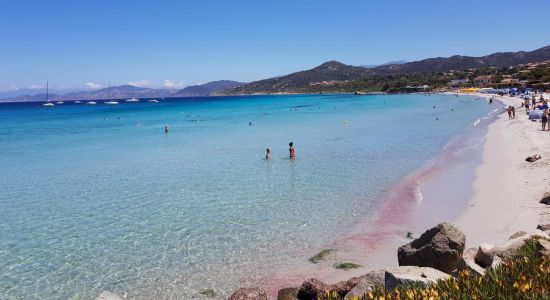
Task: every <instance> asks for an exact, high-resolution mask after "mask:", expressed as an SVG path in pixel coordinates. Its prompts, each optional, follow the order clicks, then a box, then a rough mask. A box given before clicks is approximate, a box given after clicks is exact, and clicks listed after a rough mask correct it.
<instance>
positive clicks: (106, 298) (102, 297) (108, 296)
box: [97, 291, 122, 300]
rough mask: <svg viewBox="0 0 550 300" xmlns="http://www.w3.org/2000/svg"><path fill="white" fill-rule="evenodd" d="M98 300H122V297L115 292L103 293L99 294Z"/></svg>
mask: <svg viewBox="0 0 550 300" xmlns="http://www.w3.org/2000/svg"><path fill="white" fill-rule="evenodd" d="M97 300H122V297H120V296H119V295H117V294H115V293H113V292H109V291H103V292H101V294H99V296H98V297H97Z"/></svg>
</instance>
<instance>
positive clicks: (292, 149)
mask: <svg viewBox="0 0 550 300" xmlns="http://www.w3.org/2000/svg"><path fill="white" fill-rule="evenodd" d="M288 153H289V154H290V159H294V158H295V157H296V154H295V153H294V142H290V143H288Z"/></svg>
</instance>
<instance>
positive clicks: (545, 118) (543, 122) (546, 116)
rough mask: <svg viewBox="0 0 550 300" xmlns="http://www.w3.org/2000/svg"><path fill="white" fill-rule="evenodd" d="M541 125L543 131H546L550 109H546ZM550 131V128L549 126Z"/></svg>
mask: <svg viewBox="0 0 550 300" xmlns="http://www.w3.org/2000/svg"><path fill="white" fill-rule="evenodd" d="M541 123H542V131H545V130H546V125H547V124H548V108H545V109H544V111H543V112H542V118H541ZM548 130H550V126H548Z"/></svg>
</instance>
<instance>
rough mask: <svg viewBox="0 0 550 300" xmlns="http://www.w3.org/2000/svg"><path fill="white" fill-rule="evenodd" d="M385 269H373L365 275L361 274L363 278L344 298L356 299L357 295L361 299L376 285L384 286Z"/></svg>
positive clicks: (347, 299)
mask: <svg viewBox="0 0 550 300" xmlns="http://www.w3.org/2000/svg"><path fill="white" fill-rule="evenodd" d="M384 276H385V271H373V272H369V273H367V274H366V275H364V276H361V278H362V279H361V280H360V281H359V282H358V283H357V285H355V287H353V288H352V289H351V290H350V291H349V292H348V293H347V294H346V296H345V297H344V300H349V299H354V298H353V297H354V296H357V297H358V298H359V299H361V297H363V295H364V294H365V293H367V292H369V291H372V290H373V289H374V288H375V287H377V286H380V287H384V282H385V278H384Z"/></svg>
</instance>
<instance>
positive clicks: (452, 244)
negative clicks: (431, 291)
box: [397, 223, 466, 274]
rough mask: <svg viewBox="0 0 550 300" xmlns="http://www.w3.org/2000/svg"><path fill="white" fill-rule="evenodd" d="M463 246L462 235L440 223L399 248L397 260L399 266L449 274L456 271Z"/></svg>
mask: <svg viewBox="0 0 550 300" xmlns="http://www.w3.org/2000/svg"><path fill="white" fill-rule="evenodd" d="M465 244H466V237H465V236H464V233H462V232H461V231H460V230H459V229H458V228H457V227H456V226H454V225H452V224H449V223H441V224H438V225H437V226H435V227H433V228H431V229H429V230H427V231H426V232H424V233H423V234H422V235H421V236H420V237H419V238H418V239H415V240H414V241H412V242H410V243H408V244H405V245H403V246H401V247H399V250H398V252H397V258H398V261H399V265H400V266H419V267H431V268H435V269H438V270H440V271H443V272H445V273H449V274H450V273H452V272H453V270H455V269H457V267H458V264H459V262H460V260H461V257H462V252H463V251H464V246H465Z"/></svg>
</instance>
